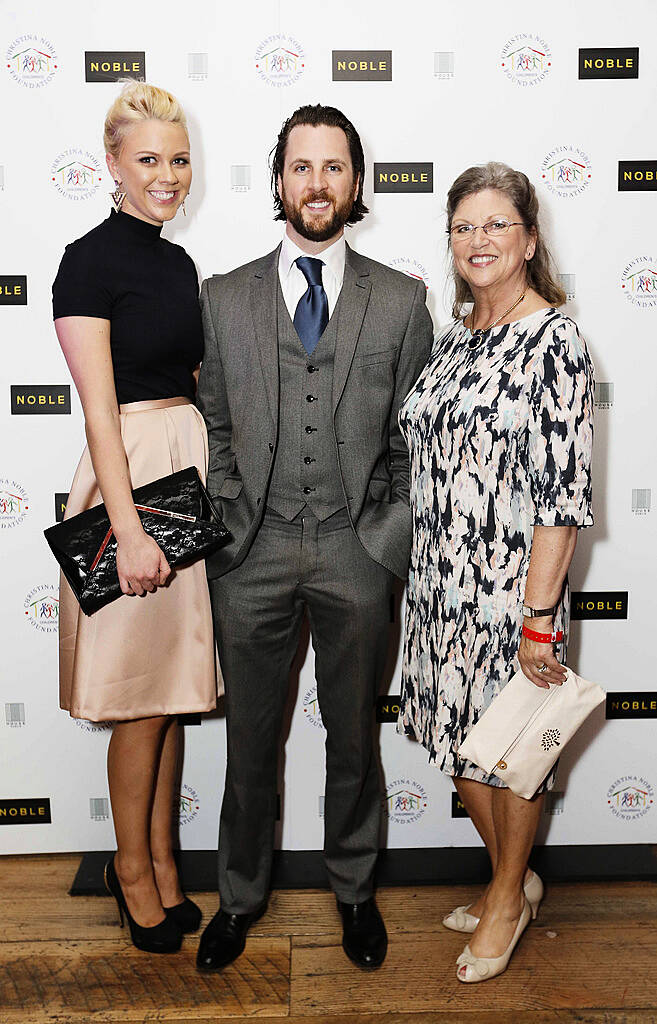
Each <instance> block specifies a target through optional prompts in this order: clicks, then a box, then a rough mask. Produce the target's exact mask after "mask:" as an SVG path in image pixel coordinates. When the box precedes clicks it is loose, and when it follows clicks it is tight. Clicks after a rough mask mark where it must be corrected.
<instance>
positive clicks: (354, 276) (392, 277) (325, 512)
mask: <svg viewBox="0 0 657 1024" xmlns="http://www.w3.org/2000/svg"><path fill="white" fill-rule="evenodd" d="M278 257H279V249H276V250H275V251H274V252H272V253H270V254H269V255H268V256H264V257H262V258H261V259H258V260H255V261H254V262H253V263H250V264H248V265H246V266H244V267H239V268H238V269H237V270H234V271H232V272H231V273H229V274H225V275H218V276H215V277H212V278H209V279H208V280H206V281H204V282H203V287H202V290H201V303H202V309H203V323H204V331H205V356H204V359H203V364H202V367H201V376H200V381H199V406H200V408H201V410H202V412H203V414H204V416H205V420H206V423H207V427H208V435H209V443H210V462H209V473H208V489H209V492H210V494H211V496H212V498H213V499H214V501H215V503H216V504H217V506H218V508H219V509H220V511H221V513H222V515H223V518H224V521H225V523H226V525H227V526H228V528H229V530H230V531H231V533H232V540H231V542H230V543H229V544H228V545H227V546H226V547H224V548H222V549H221V550H220V551H218V552H217V553H216V554H215V555H214V556H213V557H212V558H210V559H209V561H208V565H207V569H208V577H209V581H210V591H211V596H212V605H213V611H214V619H215V628H216V634H217V645H218V649H219V656H220V659H221V664H222V669H223V674H224V680H225V684H226V719H227V735H228V765H227V773H226V789H225V793H224V801H223V806H222V811H221V829H220V839H219V891H220V894H221V906H222V909H223V910H224V911H226V912H227V913H229V914H243V913H249V912H251V911H253V910H255V909H256V908H257V907H258V906H259V905H260V904H261V903H262V902H263V901H264V899H265V898H266V894H267V889H268V884H269V874H270V866H271V854H272V845H273V831H274V822H275V817H276V758H277V751H278V742H279V732H280V727H281V719H282V714H283V709H284V704H285V699H286V693H287V681H288V674H289V670H290V665H291V662H292V659H293V657H294V654H295V652H296V649H297V644H298V640H299V631H300V627H301V622H302V619H303V615H304V611H307V613H308V617H309V622H310V630H311V637H312V642H313V647H314V649H315V667H316V675H317V691H318V700H319V705H320V710H321V714H322V719H323V722H324V725H325V726H326V730H327V738H326V792H325V805H324V824H325V845H324V854H325V860H326V867H327V870H328V874H329V879H330V882H331V885H332V887H333V889H334V891H335V893H336V895H337V897H338V899H340V900H341V901H343V902H347V903H360V902H362V901H363V900H365V899H367V898H368V897H369V896H371V894H372V876H373V870H374V864H375V860H376V855H377V851H378V843H379V825H380V804H381V795H380V792H379V781H378V772H377V766H376V759H375V756H374V750H373V742H372V710H373V704H374V700H375V696H376V691H377V686H378V684H379V681H380V677H381V674H382V671H383V667H384V662H385V657H386V649H387V632H388V624H389V608H390V605H389V597H390V591H391V586H392V581H393V578H394V576H398V577H401V578H402V579H405V577H406V572H407V568H408V557H409V552H410V543H411V514H410V509H409V479H408V474H409V469H408V451H407V449H406V446H405V443H404V441H403V439H402V437H401V434H400V431H399V427H398V424H397V412H398V410H399V406H400V404H401V402H402V401H403V399H404V398H405V396H406V394H407V393H408V391H410V389H411V387H412V385H413V384H414V383H415V381H416V379H417V377H418V376H419V373H420V371H421V370H422V368H423V366H424V365H425V363H426V361H427V359H428V356H429V352H430V348H431V337H432V326H431V319H430V317H429V314H428V312H427V309H426V305H425V287H424V284H423V283H422V282H421V281H420V282H418V281H414V280H412V279H410V278H408V277H406V276H405V275H403V274H400V273H399V272H397V271H394V270H391V269H389V268H388V267H385V266H383V265H381V264H380V263H375V262H374V261H373V260H370V259H366V258H365V257H363V256H360V255H359V254H358V253H355V252H353V250H351V249H350V248H349V247H348V246H347V249H346V265H345V274H344V282H343V286H342V291H341V293H340V296H339V299H338V302H337V305H336V307H335V309H334V311H333V314H332V316H331V318H330V320H329V323H328V326H327V327H326V329H325V331H324V333H323V335H322V337H321V339H320V341H319V343H318V345H317V348H316V349H315V350H314V351H313V353H312V355H311V356H308V355H307V353H306V351H305V349H304V348H303V346H302V344H301V341H300V340H299V337H298V335H297V333H296V331H295V328H294V325H293V323H292V321H291V319H290V316H289V313H288V311H287V307H286V305H285V300H284V298H283V294H282V291H281V288H280V284H279V280H278ZM319 258H320V259H321V253H320V254H319Z"/></svg>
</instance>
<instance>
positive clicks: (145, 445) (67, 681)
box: [59, 398, 223, 722]
mask: <svg viewBox="0 0 657 1024" xmlns="http://www.w3.org/2000/svg"><path fill="white" fill-rule="evenodd" d="M120 419H121V437H122V439H123V445H124V447H125V450H126V454H127V457H128V464H129V467H130V478H131V481H132V486H133V488H134V487H140V486H141V485H142V484H147V483H151V482H152V481H153V480H158V479H159V478H160V477H163V476H167V475H168V474H169V473H175V472H177V471H178V470H180V469H187V468H188V467H190V466H196V468H197V469H198V471H199V474H200V476H201V479H202V480H205V479H206V474H207V464H208V439H207V432H206V429H205V423H204V422H203V417H202V416H201V414H200V413H199V411H198V409H197V408H196V407H195V406H194V405H193V404H192V403H191V402H190V401H189V399H187V398H167V399H160V400H157V401H147V402H132V403H130V404H129V405H122V406H121V407H120ZM101 501H102V498H101V495H100V491H99V490H98V484H97V482H96V477H95V474H94V470H93V466H92V463H91V457H90V455H89V450H88V448H85V450H84V452H83V453H82V458H81V459H80V463H79V465H78V468H77V470H76V473H75V477H74V479H73V483H72V484H71V490H70V493H69V497H68V501H67V504H66V515H65V518H67V519H68V518H69V517H70V516H74V515H77V513H78V512H82V511H83V510H84V509H87V508H91V506H93V505H97V504H99V503H100V502H101ZM59 593H60V605H59V608H60V620H59V692H60V706H61V707H62V708H63V709H65V710H66V711H68V712H69V713H70V714H71V716H72V717H73V718H84V719H88V720H89V721H92V722H106V721H126V720H131V719H135V718H149V717H152V716H154V715H176V714H185V713H198V712H201V711H210V710H212V709H213V708H214V707H215V706H216V698H217V694H218V693H220V692H223V686H222V682H221V673H220V670H219V666H218V661H217V657H216V650H215V643H214V636H213V629H212V612H211V609H210V597H209V593H208V584H207V579H206V575H205V562H204V561H202V560H201V561H197V562H194V563H193V564H192V565H188V566H185V567H184V568H182V569H175V570H174V571H173V572H172V573H171V576H170V577H169V580H168V581H167V585H166V586H164V587H158V588H157V590H156V591H155V593H153V594H148V593H147V594H146V595H145V596H144V597H136V596H135V597H132V596H128V595H122V596H121V597H119V598H118V599H117V600H116V601H113V602H112V603H111V604H109V605H106V606H105V607H104V608H100V609H99V610H98V611H97V612H94V614H93V615H85V614H84V613H83V612H82V611H81V610H80V606H79V605H78V602H77V600H76V599H75V596H74V594H73V591H72V590H71V588H70V586H69V584H68V582H67V580H66V578H65V577H64V576H63V574H62V575H61V578H60V592H59Z"/></svg>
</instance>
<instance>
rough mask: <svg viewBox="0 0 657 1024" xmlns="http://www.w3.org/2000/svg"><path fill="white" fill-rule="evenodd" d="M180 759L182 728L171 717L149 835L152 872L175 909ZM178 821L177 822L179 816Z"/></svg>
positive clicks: (178, 893)
mask: <svg viewBox="0 0 657 1024" xmlns="http://www.w3.org/2000/svg"><path fill="white" fill-rule="evenodd" d="M179 757H180V725H179V724H178V719H177V718H171V719H169V724H168V725H167V729H166V733H165V736H164V742H163V744H162V754H161V756H160V766H159V770H158V773H157V781H156V784H155V798H154V800H153V812H152V815H151V834H150V846H151V857H152V860H153V871H154V872H155V882H156V885H157V888H158V892H159V894H160V898H161V900H162V906H163V907H175V906H177V905H178V904H179V903H181V902H182V900H183V893H182V890H181V888H180V881H179V879H178V869H177V867H176V862H175V860H174V858H173V840H174V836H173V823H174V801H175V798H176V781H177V775H178V767H179ZM175 818H176V820H177V815H175Z"/></svg>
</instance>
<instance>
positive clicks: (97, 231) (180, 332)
mask: <svg viewBox="0 0 657 1024" xmlns="http://www.w3.org/2000/svg"><path fill="white" fill-rule="evenodd" d="M161 231H162V228H161V226H156V225H154V224H149V223H148V222H147V221H143V220H139V219H138V218H137V217H133V216H131V215H130V214H128V213H114V211H112V213H110V216H109V217H108V218H107V220H105V221H103V222H102V224H99V225H98V227H95V228H93V230H92V231H90V232H89V233H88V234H86V235H84V236H83V237H82V238H78V240H77V241H76V242H72V243H71V244H70V245H67V246H66V250H65V252H64V255H63V257H62V261H61V263H60V265H59V270H58V272H57V277H56V278H55V281H54V284H53V286H52V294H53V316H54V318H55V319H57V318H58V317H62V316H91V317H100V318H102V319H104V320H109V321H110V322H111V328H110V346H111V351H112V363H113V366H114V383H115V386H116V397H117V400H118V402H119V404H123V403H127V402H142V401H145V400H148V399H156V398H175V397H177V396H179V395H183V396H185V397H187V398H190V399H192V401H193V400H194V397H195V391H196V387H195V382H194V377H193V371H194V369H195V368H196V367H197V366H198V364H199V363H200V361H201V359H202V358H203V329H202V325H201V313H200V308H199V302H198V278H197V275H196V268H195V266H194V263H193V262H192V260H191V258H190V257H189V256H188V255H187V253H186V252H185V250H184V249H183V248H182V247H181V246H179V245H174V244H173V243H172V242H169V241H167V240H166V239H164V238H162V237H161Z"/></svg>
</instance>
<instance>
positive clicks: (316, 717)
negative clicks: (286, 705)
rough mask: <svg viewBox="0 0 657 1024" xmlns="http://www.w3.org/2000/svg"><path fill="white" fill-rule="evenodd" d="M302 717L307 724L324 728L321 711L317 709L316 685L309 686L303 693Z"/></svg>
mask: <svg viewBox="0 0 657 1024" xmlns="http://www.w3.org/2000/svg"><path fill="white" fill-rule="evenodd" d="M303 717H304V719H305V720H306V722H308V724H309V725H312V726H314V727H315V729H323V728H324V723H323V721H322V713H321V711H320V710H319V701H318V699H317V687H316V686H311V688H310V689H309V690H307V691H306V693H304V695H303Z"/></svg>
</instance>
